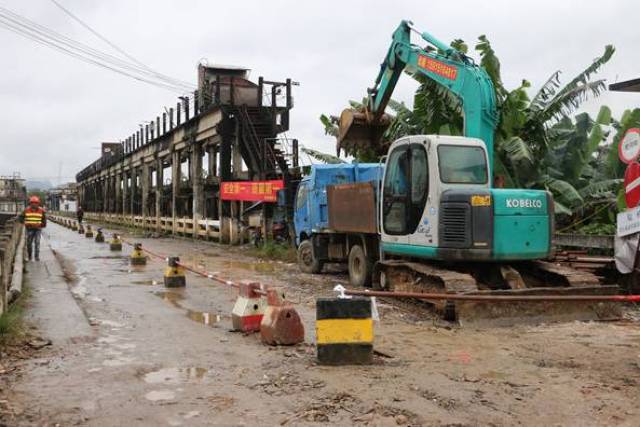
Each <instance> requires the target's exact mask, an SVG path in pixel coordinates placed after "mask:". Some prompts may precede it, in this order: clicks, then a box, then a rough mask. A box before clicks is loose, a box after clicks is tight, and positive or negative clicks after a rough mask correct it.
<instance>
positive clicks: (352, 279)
mask: <svg viewBox="0 0 640 427" xmlns="http://www.w3.org/2000/svg"><path fill="white" fill-rule="evenodd" d="M372 272H373V264H372V262H371V260H369V258H367V256H366V255H365V253H364V250H363V249H362V246H360V245H354V246H353V247H352V248H351V250H350V251H349V283H351V285H352V286H365V287H367V288H368V287H370V286H371V273H372Z"/></svg>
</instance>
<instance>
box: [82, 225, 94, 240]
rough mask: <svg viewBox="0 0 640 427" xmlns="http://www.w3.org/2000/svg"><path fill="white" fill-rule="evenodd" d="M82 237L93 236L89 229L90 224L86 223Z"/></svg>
mask: <svg viewBox="0 0 640 427" xmlns="http://www.w3.org/2000/svg"><path fill="white" fill-rule="evenodd" d="M84 237H86V238H92V237H93V230H92V229H91V225H89V224H87V228H86V230H85V232H84Z"/></svg>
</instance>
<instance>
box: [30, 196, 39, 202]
mask: <svg viewBox="0 0 640 427" xmlns="http://www.w3.org/2000/svg"><path fill="white" fill-rule="evenodd" d="M29 203H37V204H40V197H38V196H31V197H29Z"/></svg>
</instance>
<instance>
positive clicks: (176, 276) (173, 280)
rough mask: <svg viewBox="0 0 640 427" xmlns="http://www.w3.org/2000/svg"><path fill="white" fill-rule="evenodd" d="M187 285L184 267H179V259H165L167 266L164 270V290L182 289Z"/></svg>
mask: <svg viewBox="0 0 640 427" xmlns="http://www.w3.org/2000/svg"><path fill="white" fill-rule="evenodd" d="M186 285H187V278H186V277H185V271H184V267H182V266H181V265H180V258H178V257H177V256H176V257H169V258H167V266H166V267H165V268H164V286H165V287H166V288H183V287H185V286H186Z"/></svg>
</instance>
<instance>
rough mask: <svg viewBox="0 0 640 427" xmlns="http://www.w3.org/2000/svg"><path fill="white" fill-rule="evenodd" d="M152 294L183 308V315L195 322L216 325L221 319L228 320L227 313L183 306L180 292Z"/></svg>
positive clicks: (182, 296) (182, 297)
mask: <svg viewBox="0 0 640 427" xmlns="http://www.w3.org/2000/svg"><path fill="white" fill-rule="evenodd" d="M153 294H154V295H156V296H158V297H160V298H162V300H163V301H165V302H166V303H167V304H170V305H172V306H173V307H175V308H179V309H180V310H183V311H184V314H185V316H186V317H187V318H188V319H190V320H192V321H194V322H196V323H200V324H202V325H206V326H211V327H216V326H217V325H218V324H219V323H220V322H221V321H223V320H229V316H227V315H222V314H220V313H211V312H207V311H198V310H192V309H190V308H186V307H184V306H183V305H182V303H181V301H182V300H184V295H182V293H179V292H170V291H162V292H154V293H153Z"/></svg>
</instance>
